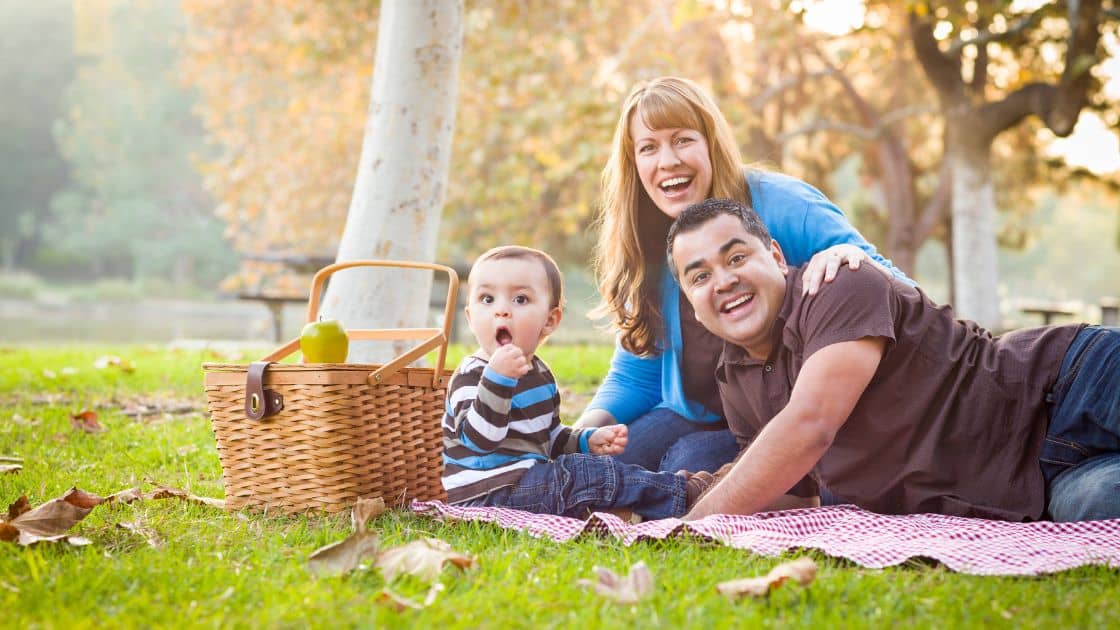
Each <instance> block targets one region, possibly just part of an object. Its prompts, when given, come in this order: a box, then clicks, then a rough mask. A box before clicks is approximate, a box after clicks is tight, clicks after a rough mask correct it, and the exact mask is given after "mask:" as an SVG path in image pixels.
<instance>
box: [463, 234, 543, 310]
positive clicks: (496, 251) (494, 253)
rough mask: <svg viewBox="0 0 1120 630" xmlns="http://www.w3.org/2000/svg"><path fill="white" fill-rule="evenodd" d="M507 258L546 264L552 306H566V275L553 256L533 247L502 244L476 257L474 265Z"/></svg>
mask: <svg viewBox="0 0 1120 630" xmlns="http://www.w3.org/2000/svg"><path fill="white" fill-rule="evenodd" d="M506 258H520V259H522V260H536V261H539V262H540V263H541V264H542V265H544V273H545V276H547V277H548V289H549V294H550V296H551V302H550V303H549V307H550V308H557V307H563V306H564V277H563V276H562V275H561V274H560V267H559V266H557V264H556V261H555V260H553V259H552V256H549V255H548V254H546V253H544V252H542V251H541V250H539V249H533V248H532V247H524V246H521V245H502V246H500V247H495V248H493V249H490V250H487V251H486V252H483V254H482V255H481V256H479V257H478V258H476V259H475V261H474V266H478V264H479V263H483V262H486V261H487V260H502V259H506Z"/></svg>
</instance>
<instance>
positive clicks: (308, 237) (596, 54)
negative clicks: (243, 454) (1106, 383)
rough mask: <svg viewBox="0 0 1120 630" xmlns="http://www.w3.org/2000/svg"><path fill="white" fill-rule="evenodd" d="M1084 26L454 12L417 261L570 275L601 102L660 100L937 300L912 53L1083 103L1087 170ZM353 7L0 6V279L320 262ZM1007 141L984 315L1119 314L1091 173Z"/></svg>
mask: <svg viewBox="0 0 1120 630" xmlns="http://www.w3.org/2000/svg"><path fill="white" fill-rule="evenodd" d="M1090 4H1093V6H1097V5H1099V6H1100V9H1099V11H1098V13H1097V24H1096V26H1095V28H1096V29H1097V31H1096V32H1097V33H1098V34H1099V38H1098V41H1097V42H1096V43H1095V44H1094V46H1093V47H1092V48H1091V49H1090V50H1088V51H1078V52H1077V53H1076V55H1075V57H1074V58H1071V59H1067V56H1066V52H1067V50H1069V49H1070V48H1069V46H1068V44H1067V42H1068V41H1069V37H1070V33H1071V32H1072V30H1071V28H1070V24H1071V23H1074V24H1079V22H1077V21H1076V20H1072V21H1071V19H1070V17H1069V16H1070V7H1071V6H1073V7H1077V6H1081V5H1082V3H1066V2H1052V3H1047V2H1042V1H1028V0H1017V1H1014V2H1009V1H1005V0H974V1H971V2H965V3H945V5H944V6H942V5H941V4H939V3H925V2H913V1H902V0H892V1H882V0H865V1H862V2H861V1H857V0H830V1H828V2H814V1H812V0H782V1H778V0H679V1H668V0H631V1H630V2H624V3H620V2H612V1H607V0H584V1H582V2H577V1H575V0H554V1H550V2H544V1H537V0H518V1H509V0H476V1H473V2H468V3H467V7H466V13H465V19H464V22H465V29H466V30H465V33H464V53H463V58H462V62H461V68H460V85H459V90H458V93H459V103H458V111H457V121H456V126H455V141H454V142H455V144H454V149H453V154H452V164H451V178H450V182H449V186H448V202H447V204H446V207H445V208H444V211H443V219H442V223H441V245H440V254H439V257H440V259H441V260H442V261H446V262H461V261H468V260H469V259H470V258H471V257H472V256H473V255H475V254H477V253H478V252H480V251H482V250H484V249H485V248H487V247H489V246H491V245H494V244H496V243H499V242H514V241H520V242H525V243H531V244H534V245H536V246H538V247H542V248H546V249H548V250H549V251H551V252H552V253H553V254H554V255H556V256H557V258H558V259H559V260H560V261H561V262H562V264H564V265H565V266H566V267H567V268H569V269H571V270H574V271H577V272H578V271H579V270H586V269H587V268H588V257H589V252H590V245H591V242H592V238H591V230H592V222H593V219H594V212H595V204H596V203H597V197H598V185H599V172H600V170H601V169H602V167H603V165H604V164H605V162H606V159H607V155H608V153H609V151H610V139H611V135H612V133H613V128H614V124H615V119H616V116H617V108H618V106H619V103H620V101H621V99H622V98H623V97H624V95H625V94H626V92H627V91H628V89H629V87H630V86H631V85H632V84H633V83H634V81H636V80H638V79H641V78H649V77H653V76H657V75H661V74H678V75H682V76H688V77H690V78H693V79H696V80H697V81H699V82H701V83H702V84H704V85H706V86H707V87H708V88H710V89H711V90H712V92H713V93H714V94H715V96H716V98H717V101H718V102H719V103H720V105H721V107H722V109H723V110H724V112H725V114H726V115H727V116H728V118H729V119H730V120H731V122H732V124H733V126H734V128H735V130H736V133H737V137H738V138H739V140H740V142H741V144H742V149H743V152H744V155H745V156H746V157H747V159H748V160H752V161H757V162H759V163H760V164H762V165H765V166H768V167H771V168H776V169H779V170H782V171H785V172H788V173H790V174H792V175H795V176H798V177H802V178H804V179H806V180H808V181H809V182H810V183H812V184H814V185H816V186H818V187H819V188H821V189H822V190H823V191H824V192H825V193H826V194H828V195H830V196H831V197H832V198H833V199H834V200H835V201H836V202H837V203H838V205H840V207H841V208H843V209H844V210H845V212H847V213H848V215H849V217H850V218H851V220H852V221H853V223H854V224H855V225H856V226H857V227H858V228H859V229H860V230H861V231H862V232H864V234H865V235H866V236H867V238H868V239H869V240H871V241H872V242H874V243H875V244H876V245H878V247H879V248H880V249H881V250H883V251H884V253H885V254H886V255H887V256H889V257H892V258H893V259H894V260H895V261H896V262H897V263H898V264H899V265H900V266H902V267H903V268H904V269H907V270H908V271H910V272H911V273H912V274H913V275H914V276H915V277H916V278H918V279H919V281H920V282H921V283H922V284H923V286H925V287H926V288H927V289H929V290H930V292H931V293H932V294H933V295H935V297H937V298H939V299H942V300H946V299H948V298H949V291H950V282H951V280H950V278H951V273H950V271H949V268H950V264H951V263H950V261H951V257H950V256H949V255H948V253H947V252H948V250H947V246H948V244H949V239H950V235H951V229H950V225H951V213H950V208H951V207H952V204H953V203H954V199H953V198H952V194H953V186H952V173H951V172H950V169H949V168H948V162H947V161H946V160H945V159H943V158H944V156H945V151H946V149H945V148H946V146H947V145H946V142H947V141H948V140H947V138H948V136H949V135H951V134H950V133H949V131H950V127H951V125H948V124H947V120H951V117H952V116H955V115H959V112H956V113H954V112H953V111H948V110H947V109H946V108H945V107H943V106H942V105H941V104H942V103H943V102H944V98H943V95H939V91H938V89H939V88H938V87H937V86H935V84H933V83H931V81H930V80H929V78H928V76H927V73H928V70H927V68H926V66H923V62H922V61H923V60H922V59H921V58H920V57H919V55H918V54H917V53H916V52H915V51H916V49H915V45H914V42H915V34H916V33H923V34H924V33H928V34H929V35H930V36H931V37H932V42H933V45H934V46H935V47H936V49H937V50H938V51H939V53H940V54H942V55H944V56H945V57H946V58H947V59H950V60H953V61H954V62H955V63H956V64H957V65H956V66H954V68H955V71H956V72H957V74H958V75H959V76H958V77H957V78H958V79H959V80H960V81H961V82H963V84H964V85H965V86H966V90H965V95H964V98H965V99H966V102H968V103H971V104H972V105H973V106H975V107H977V108H979V107H982V106H983V105H984V104H985V103H989V102H998V101H999V100H1000V99H1004V98H1005V97H1007V96H1008V95H1009V94H1013V93H1015V92H1016V91H1017V90H1020V89H1022V88H1024V87H1025V86H1029V85H1034V84H1040V85H1041V84H1052V85H1056V86H1060V85H1062V81H1065V80H1067V78H1068V77H1070V76H1072V77H1073V78H1074V79H1076V78H1078V77H1082V76H1084V77H1087V78H1085V79H1083V80H1081V83H1079V86H1081V88H1079V89H1082V93H1083V98H1082V99H1081V100H1080V101H1079V104H1080V105H1081V106H1083V107H1081V108H1080V109H1078V111H1080V120H1079V123H1078V124H1079V125H1080V126H1082V127H1084V128H1085V129H1084V131H1086V132H1087V133H1088V135H1089V136H1090V137H1091V138H1092V139H1093V142H1097V143H1099V144H1098V145H1096V146H1098V147H1099V148H1097V149H1095V150H1090V151H1089V152H1090V153H1091V154H1093V156H1095V157H1107V156H1111V155H1114V154H1118V152H1117V148H1116V146H1117V144H1116V134H1117V131H1118V130H1120V79H1111V81H1110V78H1111V77H1114V76H1118V75H1120V63H1118V62H1117V57H1116V55H1115V52H1116V50H1117V46H1118V42H1117V24H1118V23H1120V7H1116V6H1114V5H1113V4H1112V3H1111V2H1109V1H1105V2H1103V3H1099V2H1097V3H1090ZM377 5H378V3H376V2H368V1H359V0H332V1H330V2H314V1H311V0H267V1H266V0H241V1H238V2H226V1H222V0H182V1H181V2H179V3H172V2H159V1H156V0H149V1H145V0H131V1H128V2H126V1H125V0H73V1H72V2H71V1H66V0H49V1H48V0H35V1H32V0H10V1H9V2H5V3H4V6H3V8H0V17H3V18H4V19H3V20H2V21H0V29H2V30H3V33H2V34H0V41H2V42H3V44H2V45H3V46H4V47H5V52H6V53H8V54H5V55H4V57H3V60H2V61H0V73H3V76H4V77H5V78H9V80H8V81H6V82H5V85H10V86H12V87H11V88H10V89H9V93H8V94H6V95H5V99H4V102H3V105H2V107H3V108H4V112H5V118H4V119H5V121H10V122H9V123H8V124H7V125H6V126H5V127H4V128H3V129H2V130H0V152H3V155H2V156H0V159H3V163H4V164H5V168H4V169H0V170H2V171H3V173H2V174H0V186H2V189H0V200H2V201H0V202H2V203H3V208H2V215H0V254H2V255H3V257H2V258H0V261H2V262H3V264H4V266H5V269H23V270H29V271H32V272H34V273H36V274H39V275H40V276H44V277H47V278H57V279H61V278H64V277H65V278H85V279H90V278H97V277H106V276H110V277H118V278H123V279H127V280H128V281H131V282H146V281H153V282H157V283H162V284H164V285H166V286H171V287H180V288H181V290H187V289H186V287H196V288H200V289H202V290H206V291H212V290H214V289H215V288H216V287H217V286H218V282H219V280H220V279H222V278H226V283H225V285H224V287H225V289H226V290H231V289H233V288H235V287H237V286H238V285H239V284H242V285H243V284H245V283H253V282H257V281H258V280H259V275H260V274H261V273H262V272H265V271H268V268H267V267H261V266H254V264H252V263H245V262H239V259H240V258H241V257H242V256H244V255H248V254H254V253H260V252H287V253H302V254H310V255H328V256H330V255H333V253H334V251H335V249H336V247H337V243H338V239H339V236H340V234H341V230H342V226H343V222H344V218H345V217H344V215H345V212H346V210H347V207H348V205H349V200H350V193H351V190H352V187H353V183H354V177H355V169H356V165H357V162H358V154H359V151H360V141H361V137H362V129H363V125H364V124H365V121H366V116H367V112H366V107H367V106H368V103H369V88H370V81H369V76H370V73H371V71H372V67H373V51H374V48H375V43H376V37H377V32H376V31H377ZM1032 89H1033V88H1032ZM1063 93H1064V92H1063ZM947 111H948V113H947ZM947 116H949V117H950V118H947ZM1013 122H1014V124H1011V125H1009V126H1007V127H1006V130H1004V131H1002V132H1000V133H998V134H997V135H994V137H993V139H992V142H991V146H990V163H989V167H990V175H991V181H992V188H993V192H994V199H995V207H996V208H997V209H998V210H999V213H998V220H997V235H998V238H999V243H1000V245H1001V246H1002V249H1001V251H1000V273H1001V275H1000V291H1001V293H1002V294H1003V296H1004V297H1035V298H1045V299H1080V300H1085V301H1088V302H1095V301H1096V299H1097V298H1099V297H1100V296H1102V295H1116V294H1117V293H1120V288H1118V287H1117V284H1116V280H1115V277H1116V274H1117V272H1120V252H1118V248H1120V211H1118V208H1120V203H1118V199H1117V195H1118V187H1117V182H1118V180H1120V170H1118V165H1117V163H1115V162H1113V163H1110V164H1109V163H1104V165H1103V166H1101V165H1100V164H1089V163H1083V162H1079V161H1078V159H1082V158H1084V154H1085V153H1086V151H1085V150H1084V149H1082V150H1081V151H1080V152H1079V151H1074V150H1069V151H1064V152H1063V151H1059V150H1058V147H1060V146H1061V140H1059V139H1057V137H1056V134H1055V131H1053V130H1052V129H1051V128H1049V127H1048V126H1047V123H1046V121H1044V120H1043V119H1041V118H1040V117H1039V116H1021V117H1019V118H1017V119H1016V120H1014V121H1013ZM954 124H955V122H954ZM1071 130H1072V127H1071ZM1078 131H1079V132H1081V131H1083V130H1082V129H1079V130H1078ZM1077 137H1079V138H1080V139H1079V140H1078V143H1079V144H1081V145H1083V146H1084V145H1085V144H1086V142H1087V141H1086V140H1085V138H1086V135H1085V134H1083V133H1079V134H1078V136H1077ZM1079 155H1080V156H1081V158H1078V156H1079ZM1090 157H1092V156H1090ZM1089 167H1092V168H1089ZM958 201H959V200H958ZM569 275H570V276H571V275H572V273H571V272H569ZM301 286H302V285H301Z"/></svg>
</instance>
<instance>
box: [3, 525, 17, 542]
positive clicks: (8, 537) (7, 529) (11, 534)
mask: <svg viewBox="0 0 1120 630" xmlns="http://www.w3.org/2000/svg"><path fill="white" fill-rule="evenodd" d="M18 538H19V530H18V529H16V528H15V527H12V526H11V525H9V524H8V523H7V522H6V521H0V540H2V541H4V542H12V541H13V540H16V539H18Z"/></svg>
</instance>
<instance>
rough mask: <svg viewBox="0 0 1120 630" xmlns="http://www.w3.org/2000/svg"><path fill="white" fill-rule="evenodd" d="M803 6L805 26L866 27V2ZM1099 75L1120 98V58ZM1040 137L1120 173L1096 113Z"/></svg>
mask: <svg viewBox="0 0 1120 630" xmlns="http://www.w3.org/2000/svg"><path fill="white" fill-rule="evenodd" d="M795 4H796V3H795ZM1042 4H1044V0H1017V1H1016V2H1013V3H1012V8H1013V9H1014V10H1016V11H1030V10H1033V9H1036V8H1038V7H1039V6H1041V5H1042ZM801 6H802V8H803V10H804V20H805V24H807V25H808V26H810V27H812V28H815V29H817V30H820V31H822V32H825V33H831V34H833V35H842V34H844V33H847V32H849V31H851V30H853V29H856V28H859V27H861V26H863V25H864V20H865V18H866V15H867V12H866V8H865V6H864V2H863V0H801ZM1104 44H1105V46H1106V48H1108V49H1109V50H1113V51H1116V50H1120V43H1118V42H1117V41H1115V38H1114V37H1111V36H1110V35H1108V34H1106V36H1105V39H1104ZM1100 74H1101V76H1102V78H1104V93H1105V95H1106V96H1107V97H1108V98H1109V99H1113V100H1116V99H1120V57H1111V58H1110V59H1107V60H1106V61H1104V62H1103V63H1102V64H1101V66H1100ZM1040 137H1041V139H1043V140H1044V141H1045V140H1046V139H1050V140H1051V142H1050V145H1049V147H1048V149H1047V152H1048V153H1050V154H1051V155H1054V156H1063V157H1064V158H1065V160H1066V161H1067V162H1068V163H1069V164H1070V166H1080V167H1084V168H1086V169H1088V170H1090V171H1092V172H1094V173H1096V174H1098V175H1099V174H1104V173H1111V172H1114V171H1117V170H1120V139H1118V138H1117V137H1116V134H1114V133H1112V132H1111V131H1109V130H1108V128H1107V126H1106V125H1105V123H1104V122H1103V121H1102V120H1101V119H1100V117H1099V116H1097V114H1096V113H1094V112H1091V111H1083V112H1082V113H1081V118H1080V119H1079V120H1078V123H1077V126H1076V127H1075V128H1074V131H1073V134H1071V135H1070V136H1069V137H1068V138H1055V137H1054V134H1052V133H1050V131H1048V130H1045V129H1043V130H1042V131H1040Z"/></svg>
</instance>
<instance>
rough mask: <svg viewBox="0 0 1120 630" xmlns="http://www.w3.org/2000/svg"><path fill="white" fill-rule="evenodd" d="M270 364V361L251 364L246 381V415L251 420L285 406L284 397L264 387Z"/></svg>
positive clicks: (264, 416) (265, 415) (260, 417)
mask: <svg viewBox="0 0 1120 630" xmlns="http://www.w3.org/2000/svg"><path fill="white" fill-rule="evenodd" d="M268 366H269V362H268V361H254V362H253V363H250V364H249V370H248V373H247V376H246V382H245V417H246V418H248V419H250V420H261V419H263V418H266V417H268V416H271V415H274V414H277V413H279V412H280V410H281V409H283V408H284V397H283V396H281V395H280V394H278V393H276V391H275V390H271V389H265V388H264V372H265V370H266V369H268Z"/></svg>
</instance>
